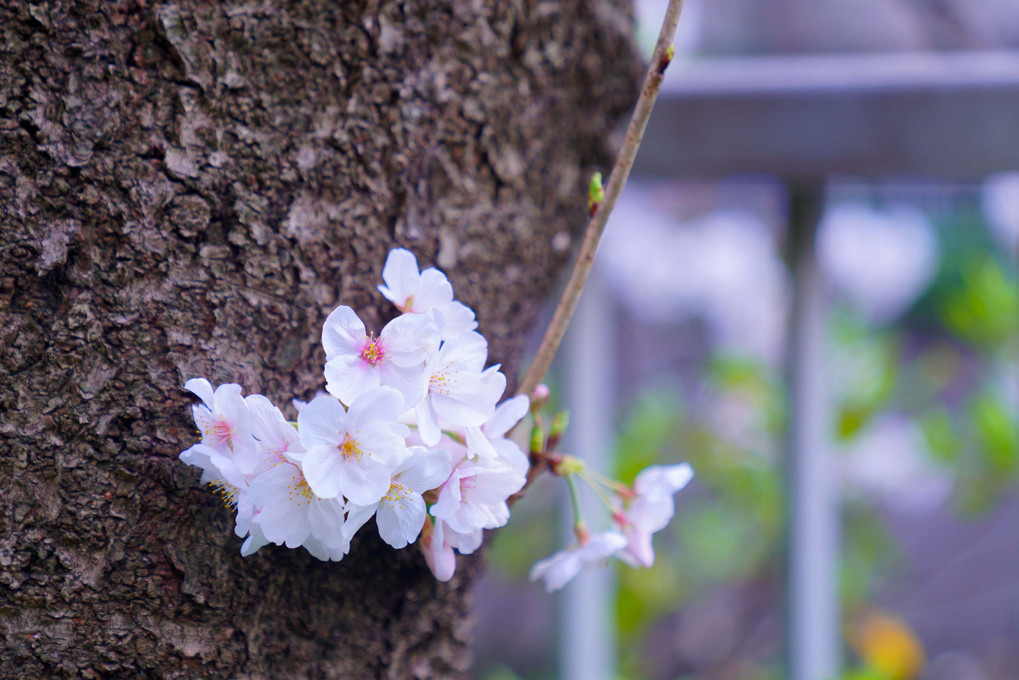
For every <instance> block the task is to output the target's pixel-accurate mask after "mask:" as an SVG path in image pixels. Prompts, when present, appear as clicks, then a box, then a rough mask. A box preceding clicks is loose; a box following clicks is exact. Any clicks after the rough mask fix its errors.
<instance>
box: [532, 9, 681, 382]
mask: <svg viewBox="0 0 1019 680" xmlns="http://www.w3.org/2000/svg"><path fill="white" fill-rule="evenodd" d="M682 9H683V0H669V7H668V9H667V10H666V12H665V19H664V20H663V21H662V30H661V32H660V33H659V34H658V42H657V44H656V45H655V51H654V53H653V54H652V55H651V61H650V62H649V65H648V69H647V73H646V74H645V76H644V84H643V86H642V87H641V91H640V97H639V98H638V99H637V105H636V107H635V108H634V111H633V116H632V117H631V118H630V124H629V125H628V126H627V128H626V137H625V138H624V139H623V146H622V148H621V149H620V150H619V156H618V157H617V158H616V163H615V165H614V166H613V168H612V174H611V175H609V181H608V184H606V185H605V197H604V199H603V200H602V201H601V202H600V204H599V205H598V207H597V209H596V210H595V211H594V214H593V215H592V216H591V219H590V221H589V222H588V223H587V228H586V229H585V231H584V240H583V242H582V243H581V245H580V252H579V253H578V254H577V261H576V262H575V263H574V265H573V272H572V273H571V274H570V279H569V281H568V282H567V284H566V289H565V290H564V291H563V294H562V297H561V298H560V299H559V304H558V305H556V310H555V313H554V315H553V317H552V321H551V323H550V324H549V326H548V329H547V330H546V331H545V336H544V337H543V338H542V340H541V344H540V345H539V346H538V351H537V352H535V355H534V360H533V361H532V362H531V366H530V368H528V369H527V373H526V374H525V375H524V378H523V380H522V381H521V383H520V388H519V389H518V390H517V394H526V395H527V396H530V395H531V394H532V393H533V392H534V389H535V388H536V387H537V386H538V383H540V382H541V381H542V379H543V378H544V377H545V374H546V373H547V372H548V368H549V366H551V364H552V359H553V357H555V354H556V351H558V349H559V345H560V344H561V343H562V340H563V336H564V335H565V333H566V327H567V325H569V323H570V318H571V317H572V316H573V312H574V310H575V309H576V308H577V302H578V301H579V300H580V294H581V293H582V292H583V290H584V284H586V283H587V277H588V275H589V274H590V273H591V266H592V265H593V264H594V256H595V253H596V252H597V250H598V241H599V240H600V239H601V235H602V232H604V231H605V224H606V222H607V221H608V218H609V214H610V213H611V212H612V208H613V207H614V206H615V204H616V200H617V199H618V198H619V194H620V193H622V191H623V185H624V184H626V179H627V177H629V175H630V170H631V168H633V161H634V159H635V158H636V157H637V149H638V148H640V142H641V139H642V138H643V137H644V130H645V128H646V127H647V122H648V118H650V117H651V109H652V107H653V106H654V103H655V99H657V97H658V92H659V91H660V90H661V88H662V79H663V76H664V68H663V64H665V65H668V62H669V60H668V58H667V57H668V55H667V53H668V49H669V47H670V45H672V39H673V36H675V34H676V24H677V23H678V21H679V14H680V12H681V11H682Z"/></svg>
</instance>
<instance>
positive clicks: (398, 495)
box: [382, 482, 407, 507]
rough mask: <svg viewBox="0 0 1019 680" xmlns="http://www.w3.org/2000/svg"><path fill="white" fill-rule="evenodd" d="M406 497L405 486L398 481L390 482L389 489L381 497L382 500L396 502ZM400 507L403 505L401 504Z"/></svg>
mask: <svg viewBox="0 0 1019 680" xmlns="http://www.w3.org/2000/svg"><path fill="white" fill-rule="evenodd" d="M406 497H407V487H405V486H404V485H403V484H400V482H392V483H391V484H390V485H389V491H387V492H386V495H385V496H383V497H382V500H384V501H389V502H390V503H397V502H399V501H402V500H403V499H404V498H406ZM400 507H403V505H402V504H401V505H400Z"/></svg>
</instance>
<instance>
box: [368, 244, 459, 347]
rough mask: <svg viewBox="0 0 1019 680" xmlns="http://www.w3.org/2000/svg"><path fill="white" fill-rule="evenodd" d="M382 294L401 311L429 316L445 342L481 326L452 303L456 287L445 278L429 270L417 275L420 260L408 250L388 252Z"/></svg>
mask: <svg viewBox="0 0 1019 680" xmlns="http://www.w3.org/2000/svg"><path fill="white" fill-rule="evenodd" d="M382 280H383V281H385V282H386V285H384V286H379V292H380V293H382V295H383V296H385V298H386V299H387V300H389V301H390V302H392V303H393V304H394V305H396V307H397V309H399V310H400V311H401V312H406V313H418V314H430V316H431V317H432V319H433V320H434V321H435V322H436V325H437V326H438V327H439V329H440V334H441V336H442V339H443V340H449V339H452V338H455V337H456V336H458V335H460V334H461V333H466V332H468V331H472V330H474V329H475V328H477V327H478V324H477V321H475V319H474V312H473V311H471V309H470V308H469V307H467V306H466V305H464V304H461V303H459V302H456V301H455V300H453V286H451V285H450V283H449V280H448V279H447V278H446V275H445V274H443V273H442V272H440V271H439V270H438V269H434V268H432V267H429V268H428V269H425V270H424V271H423V272H420V273H418V263H417V258H415V257H414V254H413V253H411V252H410V251H409V250H404V249H403V248H395V249H393V250H391V251H389V256H388V257H387V258H386V265H385V267H383V269H382Z"/></svg>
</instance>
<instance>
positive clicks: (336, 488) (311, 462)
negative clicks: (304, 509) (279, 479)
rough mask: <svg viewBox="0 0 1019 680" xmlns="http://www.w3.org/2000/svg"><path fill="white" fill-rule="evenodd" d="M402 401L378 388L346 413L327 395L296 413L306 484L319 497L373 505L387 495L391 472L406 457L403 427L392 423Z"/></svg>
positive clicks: (368, 393) (392, 393) (365, 395)
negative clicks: (341, 497)
mask: <svg viewBox="0 0 1019 680" xmlns="http://www.w3.org/2000/svg"><path fill="white" fill-rule="evenodd" d="M402 410H403V399H402V397H401V396H400V394H399V393H398V392H397V391H396V390H392V389H389V388H388V387H380V388H378V389H375V390H372V391H371V392H367V393H365V394H364V395H363V396H361V397H359V398H358V399H356V400H354V401H353V402H352V403H351V405H350V408H349V409H347V410H345V409H344V408H343V405H342V404H340V402H339V401H337V400H336V399H333V398H332V397H328V396H326V397H317V398H315V399H313V400H312V401H311V403H309V404H308V405H307V406H305V407H304V409H303V410H302V411H301V412H300V413H299V414H298V415H297V424H298V431H299V432H300V436H301V444H302V445H303V446H304V448H305V451H306V453H305V454H304V456H303V458H302V466H303V468H304V474H305V476H306V477H307V479H308V484H309V485H310V486H311V489H312V490H313V491H314V493H315V494H316V495H318V496H321V497H323V498H336V497H338V496H340V495H341V494H342V495H343V496H345V497H346V498H347V500H349V501H350V502H351V503H355V504H357V505H370V504H372V503H377V502H378V501H379V500H380V499H381V498H382V497H383V496H384V495H385V494H386V492H387V491H389V486H390V478H391V475H392V472H393V469H394V468H395V467H396V466H397V465H399V464H400V463H401V462H402V461H403V459H404V457H405V456H406V455H407V446H406V444H405V443H404V438H405V437H406V436H407V434H408V429H407V426H406V425H402V424H400V423H398V422H396V417H397V416H398V415H399V414H400V412H401V411H402Z"/></svg>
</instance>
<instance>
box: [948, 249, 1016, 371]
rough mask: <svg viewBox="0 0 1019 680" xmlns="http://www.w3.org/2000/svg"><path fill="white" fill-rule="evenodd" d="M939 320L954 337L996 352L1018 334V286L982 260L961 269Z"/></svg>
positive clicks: (990, 260) (995, 265) (1001, 270)
mask: <svg viewBox="0 0 1019 680" xmlns="http://www.w3.org/2000/svg"><path fill="white" fill-rule="evenodd" d="M941 316H942V319H943V320H944V323H945V325H946V327H947V328H948V329H949V330H950V331H951V332H952V333H954V334H955V335H956V336H957V337H959V338H961V339H962V340H965V341H967V342H971V343H973V344H975V345H977V346H979V347H981V348H982V349H984V350H987V351H992V352H993V351H997V350H998V349H1000V348H1001V347H1003V346H1004V345H1005V344H1006V343H1008V342H1010V341H1011V340H1013V339H1014V338H1015V337H1016V335H1017V334H1019V286H1017V284H1016V281H1015V279H1014V277H1012V278H1010V277H1009V276H1008V275H1007V274H1006V272H1005V270H1004V268H1003V267H1002V266H1001V265H1000V264H999V263H998V262H997V260H995V259H994V258H993V257H991V256H985V257H984V258H982V259H979V260H975V261H973V262H971V263H969V264H968V265H967V266H966V267H965V268H964V269H963V272H962V282H961V286H960V287H958V288H956V289H954V290H952V291H950V292H949V293H947V294H946V296H945V300H944V302H943V304H942V307H941Z"/></svg>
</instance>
